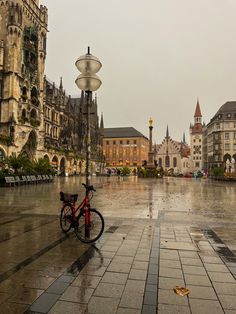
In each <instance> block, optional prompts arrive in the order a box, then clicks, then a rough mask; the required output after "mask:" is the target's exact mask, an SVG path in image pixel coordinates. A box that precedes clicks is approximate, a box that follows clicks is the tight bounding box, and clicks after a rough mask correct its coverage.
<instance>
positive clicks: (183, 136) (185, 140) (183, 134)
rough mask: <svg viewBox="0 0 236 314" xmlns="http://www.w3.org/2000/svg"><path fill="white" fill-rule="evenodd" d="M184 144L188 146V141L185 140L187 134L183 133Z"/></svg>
mask: <svg viewBox="0 0 236 314" xmlns="http://www.w3.org/2000/svg"><path fill="white" fill-rule="evenodd" d="M183 144H186V140H185V132H184V133H183Z"/></svg>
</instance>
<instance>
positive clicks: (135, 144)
mask: <svg viewBox="0 0 236 314" xmlns="http://www.w3.org/2000/svg"><path fill="white" fill-rule="evenodd" d="M148 149H149V140H148V138H147V137H146V136H144V135H143V134H142V133H140V132H138V131H137V130H136V129H134V128H132V127H127V128H126V127H124V128H105V129H104V131H103V155H104V156H105V160H106V165H107V166H111V167H123V166H128V167H138V166H140V167H141V166H142V165H143V163H144V161H147V159H148Z"/></svg>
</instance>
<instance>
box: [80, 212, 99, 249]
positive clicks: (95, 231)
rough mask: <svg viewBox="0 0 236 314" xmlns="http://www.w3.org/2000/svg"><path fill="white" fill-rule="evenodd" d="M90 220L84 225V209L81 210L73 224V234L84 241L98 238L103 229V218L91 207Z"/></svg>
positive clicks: (89, 241)
mask: <svg viewBox="0 0 236 314" xmlns="http://www.w3.org/2000/svg"><path fill="white" fill-rule="evenodd" d="M89 213H90V222H89V225H88V226H86V223H85V211H83V212H81V213H80V214H79V215H78V217H77V219H76V224H75V234H76V236H77V238H78V239H79V240H80V241H82V242H84V243H91V242H94V241H96V240H97V239H99V238H100V236H101V235H102V233H103V230H104V219H103V217H102V215H101V214H100V213H99V211H97V210H96V209H93V208H91V209H90V210H89Z"/></svg>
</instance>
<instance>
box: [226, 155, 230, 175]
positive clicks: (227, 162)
mask: <svg viewBox="0 0 236 314" xmlns="http://www.w3.org/2000/svg"><path fill="white" fill-rule="evenodd" d="M229 168H230V160H229V158H228V159H227V160H226V173H229Z"/></svg>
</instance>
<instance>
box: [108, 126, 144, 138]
mask: <svg viewBox="0 0 236 314" xmlns="http://www.w3.org/2000/svg"><path fill="white" fill-rule="evenodd" d="M103 135H104V138H125V137H127V138H128V137H144V138H146V139H147V137H146V136H144V135H143V134H142V133H140V132H139V131H137V130H136V129H135V128H133V127H121V128H104V132H103Z"/></svg>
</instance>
